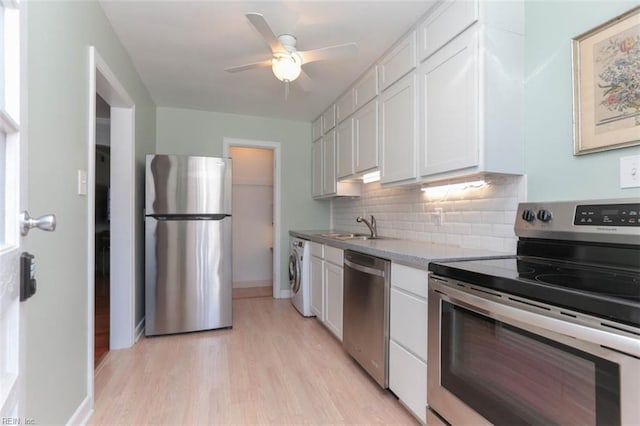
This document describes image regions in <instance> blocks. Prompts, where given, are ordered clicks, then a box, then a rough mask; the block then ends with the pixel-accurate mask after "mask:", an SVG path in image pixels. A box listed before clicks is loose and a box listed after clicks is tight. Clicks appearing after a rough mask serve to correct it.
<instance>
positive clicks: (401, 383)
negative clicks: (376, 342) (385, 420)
mask: <svg viewBox="0 0 640 426" xmlns="http://www.w3.org/2000/svg"><path fill="white" fill-rule="evenodd" d="M389 389H391V390H392V391H393V393H395V394H396V396H397V397H398V398H400V401H402V403H403V404H404V405H405V406H406V407H407V408H408V409H409V410H411V412H413V414H414V415H415V416H416V417H417V418H419V419H420V420H421V421H422V422H423V423H426V414H427V364H426V363H425V362H423V361H422V360H421V359H419V358H417V357H416V356H415V355H413V354H411V353H409V352H408V351H407V350H406V349H404V348H403V347H402V346H400V345H398V344H397V343H396V342H394V341H393V340H391V342H389Z"/></svg>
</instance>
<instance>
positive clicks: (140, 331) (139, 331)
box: [134, 317, 145, 343]
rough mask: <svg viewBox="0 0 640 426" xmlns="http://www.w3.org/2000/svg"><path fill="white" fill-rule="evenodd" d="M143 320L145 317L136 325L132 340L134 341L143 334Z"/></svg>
mask: <svg viewBox="0 0 640 426" xmlns="http://www.w3.org/2000/svg"><path fill="white" fill-rule="evenodd" d="M144 320H145V317H142V319H141V320H140V322H139V323H138V325H136V338H135V340H134V343H135V342H137V341H138V340H140V338H141V337H142V335H143V334H144Z"/></svg>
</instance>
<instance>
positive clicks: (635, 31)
mask: <svg viewBox="0 0 640 426" xmlns="http://www.w3.org/2000/svg"><path fill="white" fill-rule="evenodd" d="M571 47H572V49H571V50H572V59H573V63H572V66H573V125H574V130H573V144H574V151H573V152H574V155H582V154H589V153H593V152H600V151H605V150H610V149H616V148H623V147H627V146H633V145H639V144H640V7H635V8H633V9H631V10H630V11H628V12H626V13H624V14H622V15H620V16H618V17H616V18H613V19H611V20H609V21H607V22H605V23H604V24H602V25H599V26H598V27H596V28H593V29H591V30H589V31H587V32H585V33H583V34H581V35H579V36H577V37H575V38H573V39H572V46H571Z"/></svg>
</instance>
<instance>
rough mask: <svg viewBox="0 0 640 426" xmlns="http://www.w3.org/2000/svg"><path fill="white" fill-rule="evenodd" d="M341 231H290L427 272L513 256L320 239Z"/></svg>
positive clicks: (441, 246)
mask: <svg viewBox="0 0 640 426" xmlns="http://www.w3.org/2000/svg"><path fill="white" fill-rule="evenodd" d="M330 232H340V231H328V230H312V231H289V235H291V236H293V237H298V238H303V239H306V240H310V241H314V242H316V243H320V244H327V245H329V246H332V247H336V248H340V249H343V250H347V249H348V250H356V251H359V252H361V253H366V254H370V255H372V256H377V257H382V258H384V259H389V260H391V261H392V262H397V263H401V264H403V265H407V266H413V267H416V268H420V269H425V270H426V269H427V267H428V265H429V263H430V262H435V261H441V262H442V261H449V262H452V261H456V260H468V259H488V258H506V257H512V256H513V255H514V254H515V253H514V254H509V253H504V252H496V251H491V250H482V249H467V248H462V247H458V246H452V245H446V244H433V243H426V242H421V241H411V240H400V239H396V238H384V237H383V238H381V239H375V240H348V241H344V240H338V239H335V238H330V237H323V236H322V234H327V233H330Z"/></svg>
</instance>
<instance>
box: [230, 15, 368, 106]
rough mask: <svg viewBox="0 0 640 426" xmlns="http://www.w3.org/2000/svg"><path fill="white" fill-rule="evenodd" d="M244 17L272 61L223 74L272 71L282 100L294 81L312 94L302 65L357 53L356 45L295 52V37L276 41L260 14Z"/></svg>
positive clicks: (347, 44) (252, 64) (255, 63)
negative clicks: (282, 93)
mask: <svg viewBox="0 0 640 426" xmlns="http://www.w3.org/2000/svg"><path fill="white" fill-rule="evenodd" d="M245 16H246V17H247V19H248V20H249V22H250V23H251V24H252V25H253V26H254V28H255V29H256V30H257V31H258V33H260V35H262V37H263V38H264V40H265V41H266V42H267V44H268V45H269V47H270V48H271V54H272V57H271V58H270V59H265V60H264V61H260V62H254V63H250V64H245V65H239V66H235V67H230V68H225V71H227V72H231V73H235V72H240V71H246V70H250V69H253V68H266V67H271V69H272V71H273V74H274V75H275V76H276V78H277V79H278V80H280V81H282V82H284V83H285V98H286V97H287V96H288V93H289V83H290V82H292V81H294V80H297V82H298V84H299V85H300V87H301V88H302V89H303V90H304V91H310V90H311V85H312V84H311V79H310V78H309V76H308V75H307V74H306V73H305V72H304V71H303V70H302V66H303V65H305V64H308V63H309V62H315V61H323V60H327V59H339V58H345V57H353V56H355V55H356V54H357V53H358V45H357V44H356V43H345V44H339V45H336V46H329V47H323V48H320V49H314V50H307V51H298V50H297V49H296V41H297V39H296V37H295V36H293V35H291V34H281V35H280V36H278V37H276V35H275V34H274V33H273V31H272V30H271V27H269V24H267V21H266V20H265V19H264V16H263V15H262V14H260V13H247V14H246V15H245Z"/></svg>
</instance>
